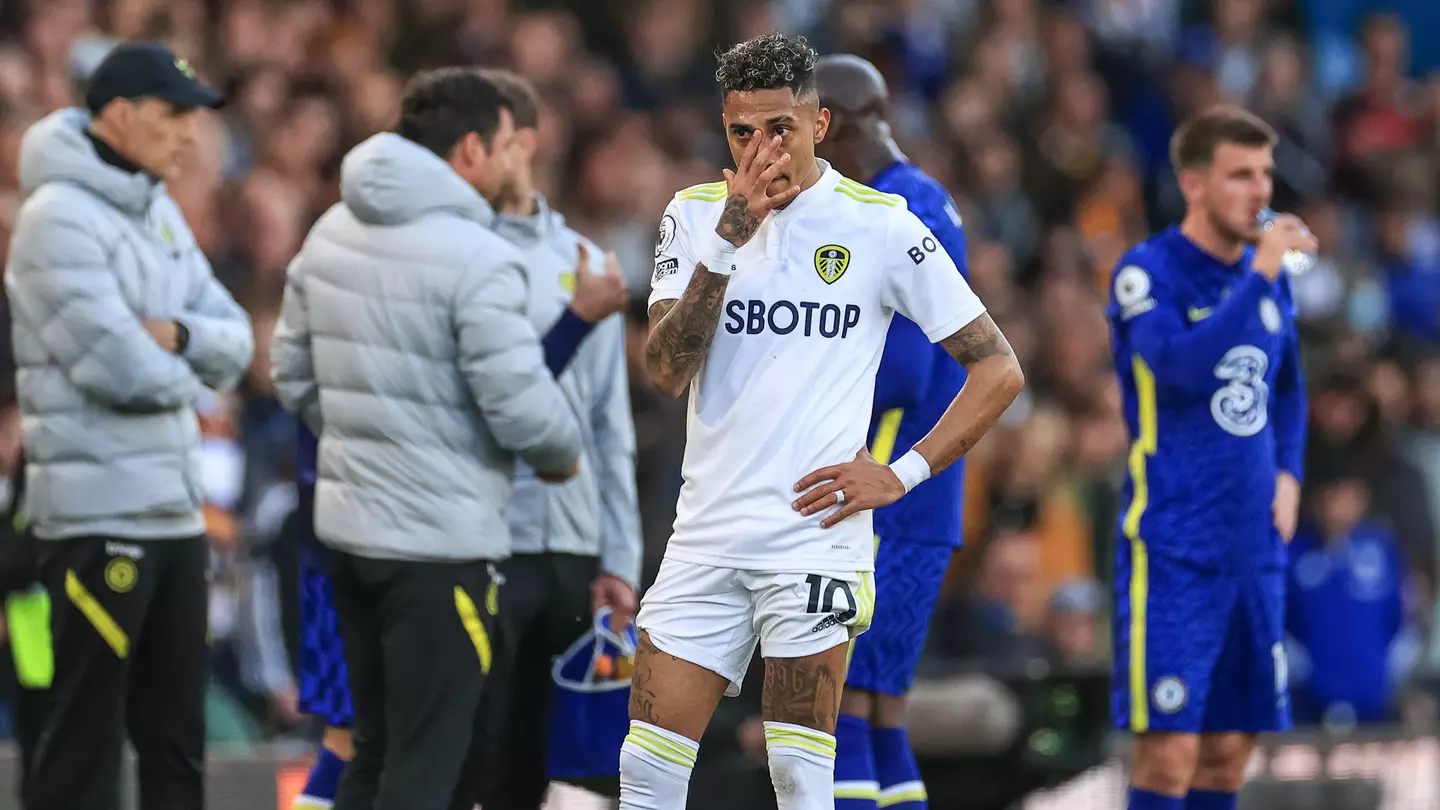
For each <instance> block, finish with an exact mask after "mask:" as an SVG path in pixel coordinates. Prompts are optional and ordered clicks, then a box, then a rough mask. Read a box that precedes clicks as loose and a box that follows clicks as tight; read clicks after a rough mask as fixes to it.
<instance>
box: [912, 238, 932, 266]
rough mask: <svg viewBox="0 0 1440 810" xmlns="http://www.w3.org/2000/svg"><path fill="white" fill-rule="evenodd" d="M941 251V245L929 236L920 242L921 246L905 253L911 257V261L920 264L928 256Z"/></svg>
mask: <svg viewBox="0 0 1440 810" xmlns="http://www.w3.org/2000/svg"><path fill="white" fill-rule="evenodd" d="M939 249H940V245H939V244H938V243H937V242H936V241H935V240H934V239H933V238H931V237H929V236H927V237H925V238H924V239H922V240H920V244H919V245H917V246H916V247H912V248H910V249H909V250H907V251H905V252H906V253H907V254H908V255H909V256H910V261H912V262H914V263H916V264H919V263H921V262H923V261H925V256H926V254H929V253H934V252H935V251H937V250H939Z"/></svg>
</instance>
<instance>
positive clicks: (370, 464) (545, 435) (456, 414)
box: [271, 69, 581, 810]
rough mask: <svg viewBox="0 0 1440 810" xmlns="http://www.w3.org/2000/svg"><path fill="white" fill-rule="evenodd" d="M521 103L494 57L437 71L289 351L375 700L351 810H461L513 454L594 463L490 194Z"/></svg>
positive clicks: (372, 155) (331, 543) (321, 228)
mask: <svg viewBox="0 0 1440 810" xmlns="http://www.w3.org/2000/svg"><path fill="white" fill-rule="evenodd" d="M510 103H511V102H510V101H509V100H508V98H507V97H506V96H505V94H504V93H503V91H502V90H501V89H500V87H499V86H498V84H497V83H495V82H494V81H493V80H491V79H489V78H487V77H485V76H483V75H482V74H480V73H479V72H477V71H474V70H466V69H450V70H441V71H435V72H430V73H425V74H422V75H420V76H419V77H417V78H416V80H415V81H414V82H412V84H411V86H410V88H409V89H408V90H407V91H406V95H405V99H404V102H403V104H402V107H401V109H402V112H401V118H400V126H399V133H398V134H390V133H385V134H380V135H376V136H374V137H372V138H369V139H367V140H366V141H365V142H364V143H362V144H361V145H360V146H357V147H356V148H355V149H353V150H351V152H350V153H349V154H348V155H347V156H346V158H345V161H344V164H343V168H342V174H341V199H342V203H341V205H339V206H337V207H335V208H333V209H331V211H330V212H329V213H328V214H327V215H326V216H325V217H322V218H321V220H320V222H319V223H318V224H317V225H316V226H315V228H314V229H313V230H312V231H311V234H310V236H309V237H308V238H307V239H306V242H305V247H304V249H303V250H302V251H301V252H300V255H299V256H298V257H296V259H295V261H294V262H293V263H292V264H291V269H290V273H289V280H288V282H287V286H286V291H285V299H284V306H283V308H282V315H281V319H280V323H279V325H278V327H277V328H276V331H275V337H274V342H273V345H272V347H271V357H272V361H273V363H274V379H275V388H276V392H277V395H278V396H279V399H280V401H281V402H282V403H283V404H284V405H285V407H286V409H287V410H289V411H290V412H291V413H294V414H296V415H297V416H298V417H300V418H301V419H302V420H303V421H304V423H305V426H306V427H308V428H309V429H310V431H311V432H312V433H314V434H315V435H316V436H318V437H319V441H320V445H319V481H318V484H317V486H316V490H315V519H314V520H315V534H316V536H317V537H318V538H319V539H320V541H321V542H323V543H324V544H325V545H326V546H327V547H328V548H329V549H330V552H331V553H330V555H329V564H330V568H329V575H330V579H331V583H332V587H333V595H334V600H335V610H336V616H337V619H338V623H339V629H340V635H341V637H342V638H343V640H344V647H345V662H346V665H347V669H348V673H349V688H350V693H351V699H352V701H353V704H354V709H355V718H354V726H353V735H354V747H355V751H354V756H353V757H352V758H351V760H350V763H349V765H348V766H347V767H346V768H345V773H344V776H343V777H342V778H341V780H340V785H339V791H338V793H337V794H336V797H335V807H337V808H339V810H360V808H367V809H368V808H372V807H374V808H401V807H405V808H413V809H414V810H444V808H446V807H449V806H450V801H451V798H452V794H453V793H454V791H455V789H456V785H457V783H458V780H459V778H460V772H461V766H462V762H463V760H464V758H465V756H466V753H467V751H468V750H469V748H470V746H471V744H472V742H473V741H474V740H473V738H474V731H475V718H476V714H477V711H476V710H477V707H478V704H479V700H480V690H481V685H482V683H483V680H484V676H485V675H487V674H488V673H489V671H490V666H491V661H492V656H493V652H494V651H493V647H492V642H491V640H490V635H491V632H492V630H493V627H494V621H495V618H494V617H495V614H496V612H497V611H498V609H499V605H498V603H499V593H498V589H499V586H500V579H499V578H498V577H497V575H496V572H495V567H494V562H495V561H497V560H500V559H503V558H505V557H506V556H508V554H509V552H510V532H509V528H508V526H507V525H506V513H507V509H508V507H509V501H510V494H511V477H512V474H513V469H514V459H515V458H516V457H517V456H518V457H519V458H520V459H522V460H524V461H525V462H526V463H527V464H528V465H529V466H530V467H531V468H533V469H535V470H536V474H537V475H538V476H540V478H541V479H542V480H546V481H549V482H552V483H558V482H561V481H564V480H567V479H569V478H570V477H572V476H573V475H574V474H575V471H576V463H577V461H576V460H577V457H578V455H579V452H580V448H581V441H580V432H579V429H578V427H577V425H576V422H575V417H574V415H573V412H572V410H571V408H570V406H569V405H568V403H567V402H566V401H565V399H564V394H563V393H562V392H561V390H560V388H559V387H558V386H557V384H556V383H555V380H554V378H553V377H551V376H550V373H549V371H548V370H547V368H546V366H545V364H544V359H543V356H542V353H541V349H540V341H539V339H538V338H537V336H536V334H535V330H534V328H533V327H532V326H531V325H530V323H529V321H528V320H527V319H526V317H525V307H526V290H527V285H526V283H525V280H524V275H523V272H524V271H523V270H522V268H521V257H520V254H519V252H518V251H517V250H516V249H515V248H513V247H511V246H510V245H509V244H507V243H506V242H505V241H504V240H503V239H502V238H500V237H499V236H498V235H496V234H495V232H494V231H493V230H492V227H493V226H494V220H495V214H494V212H493V210H492V209H491V208H490V206H489V205H488V204H487V203H486V197H487V196H488V197H492V198H493V197H494V196H496V195H497V193H498V191H499V190H500V188H501V187H502V184H503V182H504V181H505V180H506V178H507V177H508V176H509V171H510V169H509V166H510V163H509V162H510V161H511V160H512V152H513V150H514V145H513V144H512V143H511V142H512V140H513V139H514V138H515V124H514V116H513V114H512V111H511V107H510ZM477 656H478V659H479V660H478V661H477V660H476V658H477Z"/></svg>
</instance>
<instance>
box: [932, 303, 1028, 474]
mask: <svg viewBox="0 0 1440 810" xmlns="http://www.w3.org/2000/svg"><path fill="white" fill-rule="evenodd" d="M940 345H942V346H944V347H945V351H947V352H949V353H950V356H951V357H953V358H955V361H956V362H958V363H959V364H960V365H962V366H964V367H965V371H966V374H967V377H966V379H965V386H964V387H963V388H961V389H960V393H959V394H957V395H956V396H955V399H954V401H952V402H951V403H950V407H948V408H946V409H945V414H944V415H943V416H941V417H940V421H939V422H937V423H935V427H934V428H932V429H931V431H930V432H929V433H927V434H925V438H923V439H921V440H920V441H919V442H916V444H915V450H916V451H918V452H919V453H920V455H922V456H924V457H925V459H926V460H927V461H929V462H930V469H931V470H932V471H934V472H939V471H940V470H943V469H945V468H946V467H949V466H950V465H951V464H954V463H955V462H956V461H957V460H959V458H960V457H961V456H963V455H965V454H966V453H968V452H969V451H970V448H972V447H974V446H975V443H976V442H978V441H980V437H981V436H984V435H985V433H986V431H988V430H990V428H991V427H994V425H995V422H996V420H998V419H999V418H1000V414H1002V413H1004V412H1005V409H1006V408H1008V407H1010V403H1011V402H1014V401H1015V397H1017V396H1019V395H1020V389H1021V388H1023V387H1024V386H1025V374H1024V373H1023V372H1022V371H1021V370H1020V363H1019V362H1018V361H1017V360H1016V359H1015V352H1014V351H1012V350H1011V349H1010V341H1008V340H1006V339H1005V335H1003V334H1001V332H1000V328H999V327H998V326H996V325H995V321H994V320H992V319H991V318H990V314H989V313H986V314H984V315H981V316H980V317H978V318H976V319H975V320H973V321H971V322H970V323H969V324H968V325H966V326H964V327H962V328H961V329H960V331H958V332H956V333H955V334H953V335H951V336H950V337H948V338H945V339H944V340H943V341H941V342H940Z"/></svg>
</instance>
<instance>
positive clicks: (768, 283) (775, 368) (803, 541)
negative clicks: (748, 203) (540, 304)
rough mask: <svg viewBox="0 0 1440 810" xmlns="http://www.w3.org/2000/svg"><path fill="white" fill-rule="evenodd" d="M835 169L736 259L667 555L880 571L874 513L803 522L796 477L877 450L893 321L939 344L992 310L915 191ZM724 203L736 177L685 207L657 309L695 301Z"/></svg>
mask: <svg viewBox="0 0 1440 810" xmlns="http://www.w3.org/2000/svg"><path fill="white" fill-rule="evenodd" d="M821 168H822V169H823V173H822V175H821V177H820V180H819V181H818V182H816V184H815V185H813V186H811V187H810V188H808V189H806V190H805V191H803V192H801V193H800V195H799V196H798V197H796V198H795V200H794V201H793V202H791V203H790V205H788V206H786V208H785V209H784V210H782V211H776V212H772V213H771V214H770V215H769V216H768V217H766V219H765V221H764V222H763V223H762V224H761V225H760V229H759V230H758V231H757V232H756V233H755V235H754V236H753V237H751V239H750V241H749V242H747V243H746V244H745V245H744V246H743V247H741V248H740V249H739V250H738V251H737V252H736V254H735V264H736V268H737V269H736V271H735V273H734V274H733V275H732V276H731V277H730V284H729V287H728V289H727V291H726V297H725V306H724V309H723V310H722V311H721V315H720V325H719V328H718V329H717V330H716V333H715V341H714V343H713V344H712V345H711V346H710V353H709V354H708V355H707V357H706V360H705V364H704V365H703V366H702V367H701V369H700V371H699V373H698V374H697V375H696V377H695V379H694V380H693V381H692V382H691V384H690V404H689V416H688V419H687V440H686V445H685V459H684V464H683V468H682V471H683V474H684V478H685V483H684V486H683V487H682V488H681V491H680V502H679V505H678V507H677V510H676V518H675V526H674V533H673V534H672V535H671V537H670V543H669V545H668V547H667V548H666V550H665V554H666V556H667V557H673V558H674V559H677V560H683V561H686V562H692V563H699V564H703V565H713V566H721V567H726V568H741V569H747V570H758V571H767V572H776V573H780V572H800V573H819V572H836V571H846V572H848V571H871V570H874V562H873V548H874V546H873V543H874V540H873V534H874V532H873V529H872V515H871V513H870V512H868V511H867V512H862V513H860V514H858V515H854V516H852V517H850V518H849V519H847V520H845V521H842V522H841V523H840V524H838V525H836V526H834V527H832V528H829V529H822V528H820V521H821V520H822V519H823V518H824V517H825V516H826V515H827V514H829V512H830V511H831V510H825V511H822V512H820V513H818V514H814V515H811V516H809V517H802V516H801V515H800V513H799V512H796V511H795V510H794V509H792V508H791V503H792V502H793V501H794V500H795V498H796V493H795V491H794V486H795V482H796V481H799V480H800V479H801V478H803V477H804V476H806V475H808V474H809V473H811V472H813V471H815V470H817V469H819V468H821V467H825V466H829V465H831V464H839V463H843V462H846V461H850V460H852V459H853V458H854V457H855V454H856V453H857V452H858V451H859V450H860V448H861V447H863V446H864V445H865V440H866V433H867V432H868V430H869V425H870V410H871V407H872V405H873V400H874V396H875V372H876V369H878V368H879V365H880V355H881V352H882V350H883V349H884V347H885V335H886V332H887V331H888V330H889V327H890V317H891V315H892V314H893V313H895V312H899V313H901V314H903V315H905V316H906V317H908V318H910V320H912V321H914V322H915V323H916V324H918V325H919V326H920V328H921V329H923V330H924V331H925V334H926V335H927V336H928V337H929V338H930V340H931V342H938V341H940V340H943V339H945V338H947V337H949V336H950V335H952V334H954V333H955V332H956V331H958V330H959V329H960V328H962V327H964V326H965V325H967V324H969V323H970V322H971V321H973V320H975V319H976V318H977V317H979V316H980V315H981V314H982V313H984V312H985V307H984V305H983V304H981V303H980V300H979V299H978V298H976V296H975V293H974V292H972V291H971V290H970V286H969V285H968V284H966V283H965V279H964V277H963V276H961V275H960V272H959V271H958V270H957V269H956V268H955V263H954V262H953V261H951V260H950V257H949V256H948V255H947V254H946V253H945V250H944V249H943V248H941V247H940V246H939V244H938V243H937V242H936V240H935V237H934V236H933V235H932V234H931V233H930V230H929V229H928V228H926V227H925V225H924V224H922V223H921V222H920V220H919V219H918V218H916V217H915V215H914V214H912V213H910V211H909V209H908V208H906V206H905V200H904V199H903V198H902V197H899V196H897V195H893V194H885V193H882V192H879V191H876V190H874V189H872V188H869V187H868V186H863V185H861V184H859V183H857V182H855V181H853V180H850V179H848V178H846V177H843V176H842V175H841V174H840V173H839V172H837V171H835V170H834V169H833V168H831V167H830V166H829V165H827V164H825V163H824V162H822V163H821ZM724 202H725V184H724V182H719V183H709V184H705V185H699V186H692V187H690V188H687V189H685V190H683V191H681V192H679V193H678V194H676V195H675V197H674V199H673V200H671V201H670V205H669V206H668V207H667V208H666V209H665V216H664V218H663V219H662V220H661V224H660V233H659V237H658V241H657V242H656V243H655V274H654V276H653V279H652V287H651V293H650V305H651V306H654V305H655V303H656V302H658V301H664V300H667V299H675V298H680V297H681V296H682V295H683V294H684V292H685V287H686V285H688V284H689V283H690V278H691V276H692V274H693V273H694V272H695V264H696V262H698V261H700V260H701V259H702V258H703V257H704V256H705V254H706V252H707V247H708V245H709V244H710V238H711V236H712V235H713V234H714V233H715V226H716V224H717V223H718V222H719V219H720V213H721V209H722V208H723V207H724ZM704 272H708V271H704Z"/></svg>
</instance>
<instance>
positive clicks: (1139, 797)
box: [1130, 787, 1185, 810]
mask: <svg viewBox="0 0 1440 810" xmlns="http://www.w3.org/2000/svg"><path fill="white" fill-rule="evenodd" d="M1130 810H1185V798H1184V797H1183V796H1166V795H1163V794H1160V793H1151V792H1150V791H1148V790H1141V789H1140V788H1137V787H1131V788H1130Z"/></svg>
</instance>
